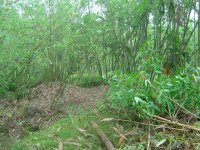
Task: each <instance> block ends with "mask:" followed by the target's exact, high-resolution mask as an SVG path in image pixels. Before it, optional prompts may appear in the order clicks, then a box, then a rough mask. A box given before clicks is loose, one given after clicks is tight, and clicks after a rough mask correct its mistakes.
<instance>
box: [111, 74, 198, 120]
mask: <svg viewBox="0 0 200 150" xmlns="http://www.w3.org/2000/svg"><path fill="white" fill-rule="evenodd" d="M147 77H148V75H147V74H145V73H144V72H140V73H134V74H128V75H123V74H121V73H116V74H115V75H113V77H112V78H111V80H110V91H109V98H110V100H111V103H112V104H113V105H114V106H116V105H117V106H122V107H125V108H127V109H128V110H130V111H134V112H136V113H137V115H139V116H142V117H144V116H147V115H152V114H157V113H162V114H168V115H174V114H175V112H176V110H177V108H179V107H180V106H181V107H184V108H186V109H188V110H192V111H194V113H197V112H198V110H199V108H200V102H199V98H200V95H199V87H200V83H199V82H197V83H196V82H194V77H195V75H194V74H193V75H192V74H188V73H182V74H180V75H176V76H173V77H170V78H168V77H164V76H160V77H158V78H157V79H156V80H155V81H154V82H153V83H151V82H150V81H149V80H148V78H147ZM177 104H178V105H179V106H178V105H177Z"/></svg>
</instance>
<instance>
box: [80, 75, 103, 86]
mask: <svg viewBox="0 0 200 150" xmlns="http://www.w3.org/2000/svg"><path fill="white" fill-rule="evenodd" d="M102 84H106V80H105V79H103V78H102V77H101V76H99V75H89V74H86V75H83V76H82V77H81V78H80V80H79V81H78V86H81V87H94V86H98V85H102Z"/></svg>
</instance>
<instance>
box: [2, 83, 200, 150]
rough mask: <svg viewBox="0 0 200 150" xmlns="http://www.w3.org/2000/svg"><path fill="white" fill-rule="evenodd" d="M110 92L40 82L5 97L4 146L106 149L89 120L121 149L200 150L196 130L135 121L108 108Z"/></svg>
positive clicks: (22, 149) (15, 149) (19, 149)
mask: <svg viewBox="0 0 200 150" xmlns="http://www.w3.org/2000/svg"><path fill="white" fill-rule="evenodd" d="M108 90H109V87H108V86H106V85H100V86H95V87H90V88H83V87H79V86H76V85H69V84H67V85H63V84H59V83H49V84H44V83H42V84H40V85H38V86H36V87H34V88H32V89H31V90H30V91H29V92H28V94H27V96H26V97H24V98H23V99H21V100H9V101H8V100H1V101H0V149H2V150H6V149H8V150H36V149H39V150H43V149H44V150H46V149H57V150H76V149H77V150H79V149H80V150H82V149H87V150H88V149H89V150H94V149H95V150H103V149H105V147H104V146H103V145H102V143H101V140H100V139H99V138H98V136H97V134H96V132H95V130H94V129H93V128H92V126H91V122H96V123H97V124H98V125H99V126H100V128H101V129H102V130H103V131H104V132H105V133H106V135H107V136H108V138H109V140H110V141H112V142H113V144H114V145H115V146H116V147H117V148H119V150H122V149H123V150H129V149H130V150H132V149H138V150H144V149H148V148H147V147H151V148H152V149H159V150H160V149H169V150H170V149H172V150H176V149H180V150H182V149H183V150H189V149H191V150H193V149H195V150H199V149H200V144H199V140H200V134H199V133H198V132H194V131H191V130H186V129H184V128H181V127H178V126H177V125H168V124H167V123H166V122H165V123H162V122H159V121H157V120H151V119H150V118H149V119H148V118H147V119H144V120H141V119H140V120H138V119H135V120H132V119H133V118H134V114H132V115H130V114H129V112H127V111H123V110H120V109H115V108H111V107H110V106H109V105H108V106H107V104H106V102H107V101H105V99H106V96H105V95H106V93H107V92H108ZM127 114H129V115H127ZM127 116H132V117H133V118H129V117H128V118H127ZM183 118H185V117H183ZM181 121H182V122H184V123H186V122H185V121H184V119H181ZM124 136H125V137H124ZM120 147H125V148H120Z"/></svg>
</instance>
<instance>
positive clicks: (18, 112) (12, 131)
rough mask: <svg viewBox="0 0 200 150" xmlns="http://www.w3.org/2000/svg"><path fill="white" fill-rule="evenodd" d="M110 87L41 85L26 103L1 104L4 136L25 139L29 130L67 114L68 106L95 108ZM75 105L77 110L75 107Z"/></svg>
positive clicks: (19, 101)
mask: <svg viewBox="0 0 200 150" xmlns="http://www.w3.org/2000/svg"><path fill="white" fill-rule="evenodd" d="M107 91H108V86H103V85H101V86H96V87H92V88H83V87H78V86H75V85H61V84H59V83H49V84H44V83H43V84H40V85H38V86H37V87H35V88H33V89H31V90H30V92H29V94H28V95H27V97H25V98H24V99H22V100H13V101H12V102H7V101H6V100H2V101H1V103H0V106H1V109H2V111H1V113H0V133H3V134H5V135H7V136H10V137H16V138H19V137H22V136H23V135H24V134H25V133H26V132H27V130H28V131H37V130H39V129H41V128H44V127H47V126H49V124H50V123H52V122H54V121H55V120H57V119H59V118H61V117H63V116H66V115H67V113H68V112H67V107H68V106H69V105H70V106H72V109H73V110H72V111H74V112H76V110H77V108H78V107H85V108H87V106H88V105H89V106H95V103H96V102H97V100H99V99H101V98H103V96H104V95H105V94H106V92H107ZM73 106H74V107H73Z"/></svg>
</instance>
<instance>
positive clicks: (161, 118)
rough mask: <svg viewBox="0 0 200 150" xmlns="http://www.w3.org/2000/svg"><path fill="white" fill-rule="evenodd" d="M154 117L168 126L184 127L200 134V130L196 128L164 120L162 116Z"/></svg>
mask: <svg viewBox="0 0 200 150" xmlns="http://www.w3.org/2000/svg"><path fill="white" fill-rule="evenodd" d="M153 117H154V118H156V119H158V120H161V121H163V122H166V123H168V124H173V125H177V126H180V127H183V128H187V129H191V130H194V131H198V132H200V128H196V127H194V126H190V125H186V124H182V123H179V122H176V121H171V120H168V119H166V118H163V117H160V116H156V115H154V116H153Z"/></svg>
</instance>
